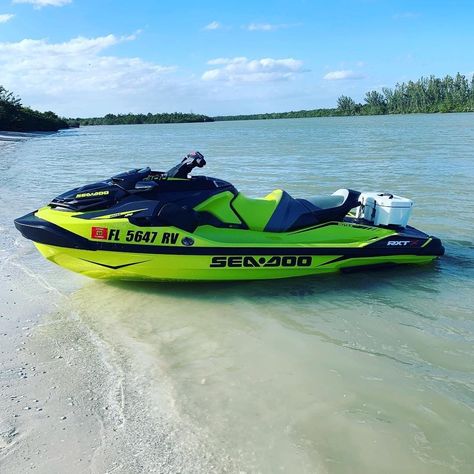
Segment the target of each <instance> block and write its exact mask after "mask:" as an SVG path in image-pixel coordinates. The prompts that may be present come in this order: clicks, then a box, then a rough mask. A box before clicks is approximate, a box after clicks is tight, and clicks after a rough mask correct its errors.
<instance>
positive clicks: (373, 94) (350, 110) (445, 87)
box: [214, 73, 474, 120]
mask: <svg viewBox="0 0 474 474" xmlns="http://www.w3.org/2000/svg"><path fill="white" fill-rule="evenodd" d="M436 112H444V113H446V112H474V75H473V76H472V77H471V78H470V79H468V78H466V76H464V75H462V74H459V73H458V74H456V76H455V77H451V76H446V77H444V78H438V77H435V76H430V77H422V78H421V79H419V80H417V81H409V82H406V83H405V82H402V83H401V84H397V85H396V86H395V88H393V89H391V88H388V87H384V88H382V91H376V90H373V91H369V92H367V93H366V94H365V97H364V102H363V103H358V102H356V101H355V100H354V99H352V98H351V97H348V96H345V95H341V96H340V97H339V98H338V100H337V107H336V108H333V109H331V108H328V109H312V110H298V111H292V112H281V113H269V114H252V115H226V116H218V117H214V120H260V119H280V118H304V117H330V116H345V115H384V114H416V113H436Z"/></svg>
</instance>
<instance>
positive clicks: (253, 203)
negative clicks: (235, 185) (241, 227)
mask: <svg viewBox="0 0 474 474" xmlns="http://www.w3.org/2000/svg"><path fill="white" fill-rule="evenodd" d="M282 195H283V191H282V190H281V189H276V190H275V191H273V192H271V193H270V194H268V195H267V196H265V197H264V198H259V199H255V198H249V197H246V196H244V195H243V194H242V193H239V194H238V195H237V196H236V198H235V199H234V200H233V201H232V206H233V207H234V209H235V210H236V211H237V212H238V214H239V216H240V217H241V218H242V219H243V220H244V222H245V223H246V224H247V226H248V227H249V229H250V230H258V231H262V230H264V229H265V226H266V225H267V223H268V221H269V220H270V218H271V217H272V215H273V213H274V211H275V209H276V208H277V206H278V203H279V202H280V200H281V197H282Z"/></svg>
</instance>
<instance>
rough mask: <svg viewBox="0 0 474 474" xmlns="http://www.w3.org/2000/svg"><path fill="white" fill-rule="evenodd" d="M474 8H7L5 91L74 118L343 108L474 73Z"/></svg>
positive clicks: (288, 3) (3, 2) (176, 2)
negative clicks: (373, 94) (400, 85)
mask: <svg viewBox="0 0 474 474" xmlns="http://www.w3.org/2000/svg"><path fill="white" fill-rule="evenodd" d="M473 25H474V1H473V0H451V1H447V0H443V1H439V0H430V1H425V0H331V1H325V0H321V1H317V0H312V1H311V0H274V1H270V0H250V1H249V0H239V1H234V0H226V1H224V0H220V1H214V0H199V1H197V0H195V1H191V0H189V1H184V0H183V1H180V0H173V1H171V0H127V1H125V0H0V84H1V85H3V86H4V87H6V88H7V89H8V90H12V91H13V92H15V93H16V94H17V95H19V96H20V97H21V99H22V102H23V104H25V105H28V106H30V107H32V108H36V109H39V110H42V111H45V110H52V111H54V112H56V113H58V114H59V115H62V116H66V117H78V116H80V117H91V116H101V115H104V114H107V113H129V112H132V113H148V112H152V113H159V112H175V111H177V112H194V113H203V114H207V115H225V114H249V113H263V112H284V111H289V110H300V109H314V108H320V107H334V106H335V104H336V101H337V98H338V97H339V96H340V95H342V94H344V95H349V96H351V97H353V98H354V99H355V100H358V101H362V100H363V97H364V94H365V92H366V91H368V90H373V89H376V90H380V89H381V88H382V87H393V86H394V85H395V84H396V83H397V82H402V81H407V80H416V79H418V78H419V77H421V76H427V75H431V74H434V75H437V76H443V75H446V74H451V75H453V74H456V73H457V72H461V73H462V74H465V75H472V74H473V72H474V27H473Z"/></svg>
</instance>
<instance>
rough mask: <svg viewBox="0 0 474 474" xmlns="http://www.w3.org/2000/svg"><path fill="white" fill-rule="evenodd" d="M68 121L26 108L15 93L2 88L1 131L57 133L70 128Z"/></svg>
mask: <svg viewBox="0 0 474 474" xmlns="http://www.w3.org/2000/svg"><path fill="white" fill-rule="evenodd" d="M68 126H69V125H68V123H67V122H66V120H64V119H61V118H59V117H58V116H57V115H56V114H55V113H54V112H38V111H37V110H33V109H30V108H29V107H24V106H23V105H22V103H21V99H20V98H19V97H17V96H16V95H15V94H14V93H13V92H10V91H8V90H6V89H5V88H4V87H3V86H0V130H4V131H11V132H33V131H34V132H56V131H58V130H59V129H61V128H68Z"/></svg>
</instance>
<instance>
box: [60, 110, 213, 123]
mask: <svg viewBox="0 0 474 474" xmlns="http://www.w3.org/2000/svg"><path fill="white" fill-rule="evenodd" d="M213 121H214V119H213V118H212V117H208V116H207V115H202V114H193V113H181V112H173V113H163V114H152V113H148V114H118V115H115V114H107V115H105V116H104V117H92V118H79V117H78V118H75V119H69V122H70V123H71V124H77V125H133V124H144V123H149V124H155V123H191V122H213Z"/></svg>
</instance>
